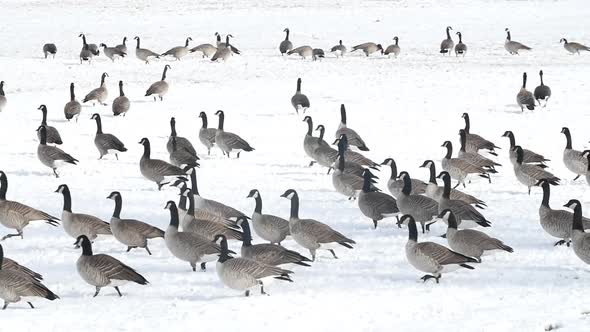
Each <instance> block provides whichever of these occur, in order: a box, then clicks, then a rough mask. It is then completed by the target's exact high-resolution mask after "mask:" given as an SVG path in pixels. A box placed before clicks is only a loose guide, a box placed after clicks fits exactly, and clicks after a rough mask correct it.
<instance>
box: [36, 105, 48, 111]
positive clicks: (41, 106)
mask: <svg viewBox="0 0 590 332" xmlns="http://www.w3.org/2000/svg"><path fill="white" fill-rule="evenodd" d="M37 109H38V110H41V111H47V106H45V105H43V104H41V105H40V106H39V107H38V108H37Z"/></svg>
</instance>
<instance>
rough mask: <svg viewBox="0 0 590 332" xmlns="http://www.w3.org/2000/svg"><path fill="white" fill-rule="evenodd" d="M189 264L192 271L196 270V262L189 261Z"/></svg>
mask: <svg viewBox="0 0 590 332" xmlns="http://www.w3.org/2000/svg"><path fill="white" fill-rule="evenodd" d="M190 264H191V268H192V269H193V272H197V264H196V263H193V262H190Z"/></svg>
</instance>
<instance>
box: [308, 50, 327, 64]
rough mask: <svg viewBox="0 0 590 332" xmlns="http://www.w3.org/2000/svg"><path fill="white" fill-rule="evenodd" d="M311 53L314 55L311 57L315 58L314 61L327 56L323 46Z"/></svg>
mask: <svg viewBox="0 0 590 332" xmlns="http://www.w3.org/2000/svg"><path fill="white" fill-rule="evenodd" d="M311 55H312V56H311V58H312V59H313V61H316V60H319V59H323V58H325V57H326V53H325V52H324V50H322V49H321V48H314V49H313V51H312V53H311Z"/></svg>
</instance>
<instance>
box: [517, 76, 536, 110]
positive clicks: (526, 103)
mask: <svg viewBox="0 0 590 332" xmlns="http://www.w3.org/2000/svg"><path fill="white" fill-rule="evenodd" d="M526 79H527V75H526V73H522V87H521V88H520V90H519V91H518V93H517V94H516V103H517V104H518V106H519V107H520V110H521V111H523V112H524V108H525V107H526V108H527V109H528V110H530V111H532V110H534V109H535V97H534V96H533V93H532V92H530V91H529V90H527V89H526Z"/></svg>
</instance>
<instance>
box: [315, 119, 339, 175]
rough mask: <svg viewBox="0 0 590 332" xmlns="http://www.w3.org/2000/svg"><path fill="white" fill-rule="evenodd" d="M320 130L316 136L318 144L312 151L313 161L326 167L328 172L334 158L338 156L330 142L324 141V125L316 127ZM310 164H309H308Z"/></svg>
mask: <svg viewBox="0 0 590 332" xmlns="http://www.w3.org/2000/svg"><path fill="white" fill-rule="evenodd" d="M316 130H317V131H319V132H320V134H319V136H318V138H317V139H318V146H317V147H316V149H315V150H314V152H313V156H314V159H315V161H316V162H317V163H318V164H320V165H321V166H323V167H328V174H330V169H331V168H332V166H333V165H334V162H335V161H336V158H338V151H336V150H334V149H333V148H332V147H331V146H330V144H328V143H327V142H326V141H324V133H325V130H326V129H325V128H324V125H318V126H317V128H316ZM310 165H311V164H310Z"/></svg>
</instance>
